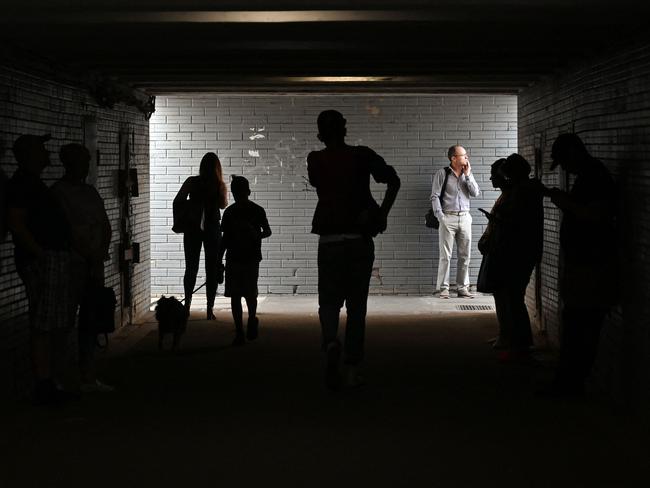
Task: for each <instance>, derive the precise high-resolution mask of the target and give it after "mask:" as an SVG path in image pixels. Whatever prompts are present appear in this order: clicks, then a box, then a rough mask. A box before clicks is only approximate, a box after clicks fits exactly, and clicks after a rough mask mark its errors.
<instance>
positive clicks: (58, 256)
mask: <svg viewBox="0 0 650 488" xmlns="http://www.w3.org/2000/svg"><path fill="white" fill-rule="evenodd" d="M75 268H76V267H75V266H74V264H73V256H72V254H71V253H69V252H67V251H46V253H45V257H44V258H43V259H41V260H39V261H33V262H31V263H29V264H28V265H26V266H24V267H22V266H21V267H20V268H19V269H18V275H19V276H20V278H21V279H22V281H23V284H24V285H25V290H26V292H27V302H28V306H29V322H30V327H31V329H32V330H33V331H36V332H50V331H53V330H59V329H66V328H69V327H73V326H74V321H75V316H76V313H77V306H78V303H79V300H78V292H79V290H78V286H77V283H78V280H77V275H78V273H77V272H76V271H77V270H76V269H75Z"/></svg>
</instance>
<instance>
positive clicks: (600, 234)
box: [548, 134, 617, 395]
mask: <svg viewBox="0 0 650 488" xmlns="http://www.w3.org/2000/svg"><path fill="white" fill-rule="evenodd" d="M551 158H552V159H553V163H552V164H551V169H555V167H556V166H558V165H559V166H560V167H561V168H562V169H563V170H565V171H567V172H568V173H570V174H572V175H575V181H574V183H573V186H572V187H571V190H570V191H569V192H565V191H562V190H559V189H557V188H553V189H550V190H548V195H549V196H550V198H551V201H552V202H553V203H554V204H555V205H556V206H557V207H558V208H559V209H561V210H562V224H561V227H560V299H561V304H562V329H561V344H560V363H559V367H558V370H557V374H556V378H555V381H554V384H553V392H554V393H557V394H560V395H564V394H581V393H582V392H583V391H584V386H585V380H586V379H587V377H588V376H589V373H590V372H591V368H592V366H593V363H594V361H595V359H596V353H597V350H598V341H599V336H600V330H601V328H602V325H603V321H604V319H605V315H607V312H608V310H609V308H610V306H611V305H612V304H614V303H616V299H617V296H616V295H617V294H616V292H615V289H616V283H617V279H616V247H617V245H616V185H615V183H614V180H613V179H612V177H611V175H610V174H609V171H607V169H606V168H605V166H604V165H603V163H602V162H600V161H599V160H598V159H596V158H593V157H592V156H591V155H590V154H589V153H588V152H587V149H586V148H585V145H584V144H583V142H582V140H581V139H580V138H579V137H578V136H577V135H575V134H562V135H560V136H559V137H558V138H557V139H556V140H555V142H554V143H553V148H552V152H551Z"/></svg>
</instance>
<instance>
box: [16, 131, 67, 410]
mask: <svg viewBox="0 0 650 488" xmlns="http://www.w3.org/2000/svg"><path fill="white" fill-rule="evenodd" d="M49 138H50V136H49V135H46V136H35V135H22V136H20V137H19V138H18V139H16V141H15V142H14V145H13V152H14V155H15V157H16V162H17V163H18V169H17V170H16V171H15V173H14V174H13V176H12V177H11V180H10V181H9V188H8V195H7V223H8V226H9V230H10V231H11V234H12V237H13V241H14V245H15V249H14V256H15V259H16V271H17V272H18V275H19V276H20V278H21V280H22V282H23V284H24V285H25V291H26V293H27V302H28V305H29V322H30V336H31V352H32V365H33V368H34V377H35V380H36V384H35V388H34V402H35V403H36V404H39V405H48V404H54V403H58V402H60V401H61V400H62V399H65V398H66V395H64V394H63V393H62V390H61V385H60V384H57V382H55V376H58V378H56V379H61V377H62V366H63V363H64V361H65V359H66V356H67V338H68V332H69V330H70V326H71V325H72V324H73V322H74V320H73V317H74V311H75V306H76V303H75V300H74V290H73V287H72V284H71V280H70V276H71V253H70V229H69V226H68V223H67V221H66V218H65V214H64V212H63V209H62V208H61V207H60V205H59V204H58V202H57V200H56V198H55V197H54V195H53V193H52V191H51V190H50V189H49V188H48V187H47V186H46V185H45V183H43V181H42V180H41V173H42V172H43V170H44V169H45V168H46V167H47V166H48V165H49V164H50V156H49V153H48V151H47V149H46V148H45V141H47V140H48V139H49Z"/></svg>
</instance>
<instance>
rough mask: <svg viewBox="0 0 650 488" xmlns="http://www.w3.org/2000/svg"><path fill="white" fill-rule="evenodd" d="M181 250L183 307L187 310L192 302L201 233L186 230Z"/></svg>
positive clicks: (199, 257)
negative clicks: (183, 272)
mask: <svg viewBox="0 0 650 488" xmlns="http://www.w3.org/2000/svg"><path fill="white" fill-rule="evenodd" d="M183 251H184V253H185V276H183V287H184V289H185V308H186V309H188V310H189V309H190V305H191V304H192V292H193V291H194V286H195V285H196V275H197V274H198V272H199V261H200V259H201V235H200V234H195V233H187V232H186V233H185V234H183Z"/></svg>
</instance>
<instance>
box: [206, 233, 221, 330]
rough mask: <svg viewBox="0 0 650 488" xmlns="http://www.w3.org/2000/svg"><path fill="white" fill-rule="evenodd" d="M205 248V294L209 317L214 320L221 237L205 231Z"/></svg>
mask: <svg viewBox="0 0 650 488" xmlns="http://www.w3.org/2000/svg"><path fill="white" fill-rule="evenodd" d="M203 250H204V252H205V294H206V298H207V302H208V306H207V319H208V320H214V319H215V316H214V312H213V311H212V309H213V308H214V298H215V297H216V295H217V287H218V286H219V283H218V272H219V263H218V260H217V258H218V252H219V237H218V235H217V234H212V235H209V234H207V233H204V237H203Z"/></svg>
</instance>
